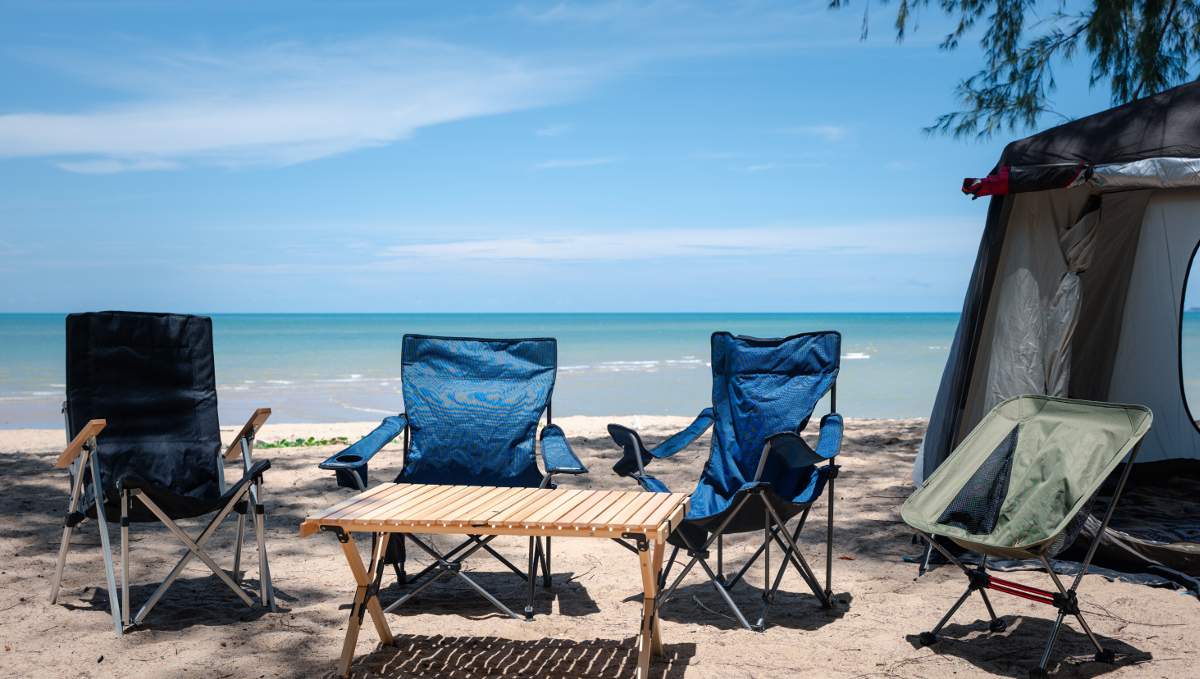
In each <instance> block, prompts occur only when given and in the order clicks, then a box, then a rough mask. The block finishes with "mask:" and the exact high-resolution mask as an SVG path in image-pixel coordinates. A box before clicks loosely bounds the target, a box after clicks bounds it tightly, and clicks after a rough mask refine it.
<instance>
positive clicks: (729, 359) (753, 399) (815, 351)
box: [701, 332, 842, 498]
mask: <svg viewBox="0 0 1200 679" xmlns="http://www.w3.org/2000/svg"><path fill="white" fill-rule="evenodd" d="M841 343H842V336H841V335H840V334H838V333H836V332H817V333H805V334H802V335H793V336H792V337H786V338H783V339H756V338H753V337H744V336H738V337H734V336H733V335H731V334H729V333H727V332H717V333H713V336H712V372H713V437H712V451H711V453H710V455H709V460H708V464H707V465H705V468H704V474H703V479H702V480H701V483H702V484H706V485H709V486H712V487H713V489H714V490H716V491H717V492H718V494H720V495H722V496H724V497H726V498H729V497H731V496H732V495H733V493H734V492H736V491H737V490H738V489H739V488H741V487H742V486H743V485H744V484H745V483H747V482H750V481H753V480H754V474H755V472H757V471H758V461H759V459H760V458H761V457H762V452H763V446H764V445H765V443H766V439H767V437H768V436H771V435H773V434H778V433H781V432H785V431H799V429H800V428H801V426H802V424H803V423H806V422H807V420H808V418H809V416H810V415H812V411H813V408H815V407H816V405H817V401H819V400H821V397H823V396H824V395H825V394H826V393H827V392H828V391H829V388H830V387H831V386H833V383H834V380H835V379H836V378H837V374H838V367H839V365H840V361H841ZM797 475H798V474H797V471H796V470H787V468H786V467H785V466H784V465H783V464H782V463H781V462H780V461H779V460H778V459H774V458H772V459H771V460H769V461H768V462H767V467H766V469H764V471H763V480H765V481H771V482H772V483H775V484H777V485H780V484H781V482H782V485H784V486H786V485H787V483H788V480H789V479H790V477H792V476H797ZM784 477H787V478H784ZM792 480H793V481H795V480H798V479H792Z"/></svg>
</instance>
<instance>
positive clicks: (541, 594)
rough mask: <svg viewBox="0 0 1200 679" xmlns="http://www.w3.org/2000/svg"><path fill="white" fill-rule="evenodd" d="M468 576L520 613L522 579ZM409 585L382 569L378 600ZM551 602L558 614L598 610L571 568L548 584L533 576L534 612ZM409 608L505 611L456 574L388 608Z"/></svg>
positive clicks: (549, 608)
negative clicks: (402, 585) (381, 583)
mask: <svg viewBox="0 0 1200 679" xmlns="http://www.w3.org/2000/svg"><path fill="white" fill-rule="evenodd" d="M470 577H471V579H472V580H474V581H475V582H477V583H478V584H479V586H480V587H482V588H484V589H485V590H487V591H488V592H490V593H491V594H492V596H494V597H496V598H497V599H498V600H499V601H500V603H502V604H504V605H505V606H508V608H509V609H510V610H512V611H513V612H514V613H516V614H517V615H523V614H524V611H525V602H526V600H527V597H528V595H529V590H528V585H527V584H526V582H525V580H524V579H522V578H520V577H519V576H517V575H516V574H514V573H511V572H508V571H494V572H487V571H483V572H481V571H471V573H470ZM389 580H390V583H389ZM412 587H413V586H412V585H409V586H407V587H400V586H399V584H398V583H397V582H396V580H395V579H394V578H392V577H390V571H389V572H385V574H384V581H383V586H381V587H380V588H379V601H380V603H381V604H383V606H384V607H385V608H386V607H387V606H389V605H391V604H392V603H393V602H395V601H396V600H398V599H400V598H401V597H403V596H404V595H405V594H407V593H408V592H409V591H410V590H411V588H412ZM555 602H557V603H558V614H559V615H566V616H571V617H577V616H584V615H591V614H593V613H599V612H600V607H599V606H598V605H597V604H596V601H595V599H593V598H592V597H591V595H590V594H588V591H587V587H584V586H583V585H582V584H580V582H579V581H578V580H576V579H575V574H574V573H573V572H571V571H559V572H556V573H554V575H553V577H552V580H551V586H550V587H543V586H542V580H541V578H538V579H537V584H536V585H535V586H534V588H533V613H534V615H535V616H541V615H551V614H553V613H554V604H555ZM349 607H350V605H349V604H348V603H347V604H344V605H343V606H342V608H345V609H347V610H348V609H349ZM409 610H412V611H414V612H420V613H435V614H448V615H461V616H466V617H469V618H472V619H481V618H486V617H490V616H492V615H497V616H504V615H505V614H504V613H503V612H502V611H500V609H498V608H496V607H495V606H494V605H492V603H491V602H490V601H488V600H487V599H486V598H484V597H483V596H482V595H481V594H479V593H478V592H476V591H475V590H474V589H472V588H471V586H470V585H468V584H467V583H465V582H463V581H462V580H461V579H460V578H457V577H454V576H453V575H448V574H447V575H443V576H442V577H440V578H438V580H437V581H436V582H434V584H432V585H430V586H429V587H426V588H425V589H424V590H422V591H421V593H419V594H417V595H416V596H415V597H413V598H412V599H410V600H409V601H407V602H405V603H404V604H403V605H401V606H398V607H396V608H394V609H392V614H393V615H404V614H405V613H406V612H408V611H409ZM505 617H507V616H505Z"/></svg>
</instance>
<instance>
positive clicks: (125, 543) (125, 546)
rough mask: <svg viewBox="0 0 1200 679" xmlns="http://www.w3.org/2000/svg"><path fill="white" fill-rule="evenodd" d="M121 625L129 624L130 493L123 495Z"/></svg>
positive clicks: (124, 492) (125, 492) (123, 493)
mask: <svg viewBox="0 0 1200 679" xmlns="http://www.w3.org/2000/svg"><path fill="white" fill-rule="evenodd" d="M121 624H122V625H128V624H129V491H123V492H122V493H121Z"/></svg>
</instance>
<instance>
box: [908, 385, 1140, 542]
mask: <svg viewBox="0 0 1200 679" xmlns="http://www.w3.org/2000/svg"><path fill="white" fill-rule="evenodd" d="M1151 420H1152V417H1151V415H1150V411H1149V410H1147V409H1146V408H1143V407H1142V406H1128V405H1117V404H1111V403H1094V402H1087V401H1078V400H1068V399H1060V398H1053V397H1049V396H1038V395H1026V396H1018V397H1016V398H1012V399H1009V400H1008V401H1005V402H1004V403H1001V404H1000V405H998V406H996V408H995V409H994V410H992V412H991V413H990V414H989V415H988V416H987V417H986V418H984V421H983V422H981V423H980V424H979V426H977V427H976V428H975V430H974V431H972V432H971V434H970V435H969V436H967V438H966V439H964V440H963V442H962V444H960V445H959V447H958V448H957V449H956V450H955V451H954V453H953V454H951V456H950V457H948V458H946V461H945V462H943V463H942V465H941V466H940V467H938V469H937V471H935V472H934V473H933V474H932V475H930V477H929V478H928V479H926V480H925V482H924V483H923V484H921V487H920V488H918V489H917V490H916V491H914V492H913V494H912V495H911V496H909V498H908V500H906V501H905V503H904V506H903V507H902V508H901V516H902V517H903V518H904V520H905V521H906V522H907V523H908V524H909V525H910V526H912V527H914V528H916V529H917V530H921V531H924V532H926V533H932V534H934V535H940V536H943V537H946V538H949V539H951V540H953V541H954V542H956V543H957V544H959V545H960V546H962V547H965V548H967V549H970V550H973V551H976V552H979V553H981V554H987V555H989V556H994V557H999V558H1005V559H1028V558H1034V557H1036V556H1037V554H1039V553H1041V552H1042V551H1043V549H1045V548H1047V547H1049V546H1052V545H1054V543H1055V542H1056V541H1058V538H1059V537H1060V536H1061V535H1062V534H1064V533H1067V532H1070V531H1071V530H1075V531H1078V528H1079V527H1080V526H1081V520H1080V514H1081V512H1084V511H1085V510H1086V508H1087V507H1088V506H1089V505H1090V503H1091V501H1092V499H1093V498H1094V497H1095V494H1096V490H1097V489H1098V488H1099V487H1100V485H1101V484H1102V483H1103V482H1104V480H1105V479H1106V478H1107V477H1108V475H1109V474H1110V473H1111V472H1112V471H1113V470H1114V469H1116V467H1117V465H1119V464H1120V463H1121V460H1123V459H1125V457H1126V456H1127V455H1128V454H1129V451H1130V450H1132V448H1133V446H1135V445H1137V443H1138V441H1140V440H1141V438H1142V436H1143V435H1144V434H1145V433H1146V431H1148V430H1149V429H1150V423H1151ZM973 496H974V497H973ZM1083 518H1086V516H1084V517H1083ZM1060 546H1062V547H1065V546H1068V545H1060Z"/></svg>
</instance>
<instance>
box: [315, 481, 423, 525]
mask: <svg viewBox="0 0 1200 679" xmlns="http://www.w3.org/2000/svg"><path fill="white" fill-rule="evenodd" d="M403 485H407V484H403V483H381V484H379V485H378V486H375V487H374V488H372V489H370V490H368V491H364V492H362V493H359V494H358V495H355V496H354V497H352V498H350V499H349V500H344V501H342V502H339V503H337V504H336V505H333V506H332V507H328V508H326V509H323V510H321V511H319V512H317V513H316V514H313V515H312V516H310V517H308V518H307V519H305V520H306V521H319V520H321V519H324V518H325V517H327V516H329V515H330V514H334V513H336V512H340V511H341V510H343V509H345V508H346V507H349V506H350V505H352V504H354V503H356V502H361V501H363V500H365V499H367V498H370V497H374V496H375V495H378V494H379V493H382V492H383V491H385V490H387V489H388V488H393V487H395V486H403Z"/></svg>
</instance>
